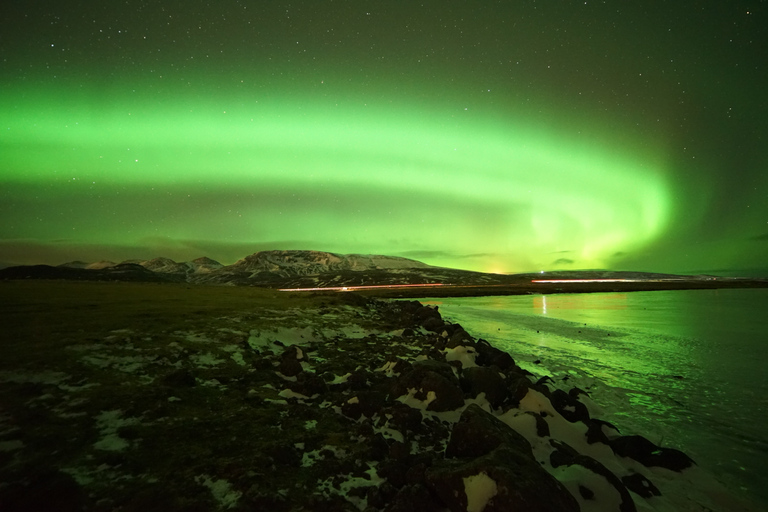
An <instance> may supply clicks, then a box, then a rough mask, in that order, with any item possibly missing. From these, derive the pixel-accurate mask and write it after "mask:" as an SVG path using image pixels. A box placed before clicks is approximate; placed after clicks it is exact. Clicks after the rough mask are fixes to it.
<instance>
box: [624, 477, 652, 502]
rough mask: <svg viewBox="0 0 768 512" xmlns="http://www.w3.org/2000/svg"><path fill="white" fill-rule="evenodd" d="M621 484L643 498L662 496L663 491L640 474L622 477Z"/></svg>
mask: <svg viewBox="0 0 768 512" xmlns="http://www.w3.org/2000/svg"><path fill="white" fill-rule="evenodd" d="M621 483H623V484H624V486H625V487H626V488H627V489H629V490H630V491H632V492H634V493H635V494H637V495H639V496H642V497H643V498H652V497H653V496H661V491H660V490H659V489H658V487H656V486H655V485H653V482H651V481H650V480H648V479H647V478H645V477H644V476H643V475H641V474H640V473H634V474H632V475H627V476H623V477H621Z"/></svg>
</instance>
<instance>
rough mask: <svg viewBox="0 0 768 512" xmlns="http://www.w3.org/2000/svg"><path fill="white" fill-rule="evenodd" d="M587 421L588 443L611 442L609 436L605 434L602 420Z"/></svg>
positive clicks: (608, 443)
mask: <svg viewBox="0 0 768 512" xmlns="http://www.w3.org/2000/svg"><path fill="white" fill-rule="evenodd" d="M585 423H586V424H587V434H586V437H587V443H589V444H594V443H604V444H607V445H610V444H611V441H610V439H608V436H607V435H605V432H603V426H602V423H601V422H600V421H596V420H589V421H587V422H585Z"/></svg>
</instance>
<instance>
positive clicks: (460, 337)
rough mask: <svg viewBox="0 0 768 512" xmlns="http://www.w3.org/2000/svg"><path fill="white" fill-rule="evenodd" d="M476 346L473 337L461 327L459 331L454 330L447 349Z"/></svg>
mask: <svg viewBox="0 0 768 512" xmlns="http://www.w3.org/2000/svg"><path fill="white" fill-rule="evenodd" d="M474 344H475V342H474V340H473V339H472V336H470V335H469V333H468V332H467V331H465V330H464V329H463V328H461V327H459V328H458V329H456V330H454V332H453V334H452V335H451V338H450V339H449V340H448V344H447V345H446V348H454V347H458V346H459V345H467V346H474Z"/></svg>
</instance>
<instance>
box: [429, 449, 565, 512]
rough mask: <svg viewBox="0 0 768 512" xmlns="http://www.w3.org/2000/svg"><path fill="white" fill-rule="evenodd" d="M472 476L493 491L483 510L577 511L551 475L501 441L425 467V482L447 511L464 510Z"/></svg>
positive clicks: (459, 511)
mask: <svg viewBox="0 0 768 512" xmlns="http://www.w3.org/2000/svg"><path fill="white" fill-rule="evenodd" d="M475 478H483V479H485V480H486V482H490V481H492V482H493V485H494V486H495V494H494V495H493V496H492V497H491V498H490V500H488V501H487V503H486V504H485V508H483V509H482V510H483V511H484V512H502V511H504V512H506V511H510V510H525V511H528V512H577V511H578V510H579V505H578V503H577V502H576V500H575V499H574V497H573V496H571V494H570V493H569V492H568V491H567V490H566V489H565V487H563V485H562V484H560V482H558V481H557V480H556V479H555V478H554V477H552V476H551V475H550V474H549V473H547V472H546V471H545V470H544V469H543V468H542V467H541V466H540V465H539V463H538V462H536V461H535V460H534V459H533V457H532V456H531V455H530V447H529V448H528V449H527V452H521V451H518V450H516V449H514V448H510V447H509V446H508V445H507V444H502V445H500V446H499V447H498V448H496V449H495V450H493V451H492V452H490V453H488V454H487V455H484V456H482V457H479V458H476V459H470V460H466V459H453V460H450V459H447V460H444V461H440V462H436V463H435V465H433V466H432V467H431V468H429V469H428V470H427V471H426V480H427V486H428V487H429V489H430V490H431V491H432V492H433V493H434V494H436V495H437V496H438V497H439V498H440V500H441V501H442V502H443V503H444V504H445V506H446V507H448V509H450V510H451V512H464V511H466V510H467V508H468V505H469V502H468V498H467V494H466V488H467V485H468V483H470V482H472V480H473V479H475Z"/></svg>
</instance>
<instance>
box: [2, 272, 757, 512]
mask: <svg viewBox="0 0 768 512" xmlns="http://www.w3.org/2000/svg"><path fill="white" fill-rule="evenodd" d="M0 300H2V306H3V308H2V311H3V313H2V314H3V315H4V317H5V318H3V323H4V327H3V329H4V330H6V331H7V333H6V334H8V336H4V338H6V340H7V341H6V342H4V344H3V346H2V349H1V350H2V352H1V353H0V356H1V357H0V360H3V361H5V362H4V363H3V364H2V366H0V384H2V386H1V387H0V390H2V391H1V394H2V398H3V403H4V404H8V406H7V410H6V411H5V415H4V416H2V417H0V475H1V476H2V478H0V481H2V482H5V483H6V484H5V485H2V486H0V505H4V506H5V508H4V509H9V510H25V509H26V510H31V509H33V508H34V507H35V506H37V505H45V503H43V502H41V501H40V500H42V499H45V496H50V495H51V494H50V493H51V492H54V493H57V499H58V502H57V505H59V508H60V509H62V510H63V509H66V507H67V506H69V509H70V510H109V509H112V508H115V507H116V506H121V507H123V509H124V510H139V509H145V508H146V507H147V506H148V505H150V504H151V505H154V506H156V507H157V506H163V507H165V508H167V509H180V508H189V507H193V508H195V510H249V509H253V508H257V509H258V508H259V507H262V508H266V509H270V510H275V511H280V510H365V511H367V512H373V511H379V510H382V511H384V510H386V511H390V512H397V511H407V510H419V511H429V510H441V509H445V508H448V509H450V510H465V509H467V507H468V506H472V507H474V510H483V509H484V510H487V511H489V512H490V511H493V510H508V509H510V507H523V506H527V507H529V509H531V510H579V507H581V509H582V510H595V511H599V510H616V509H617V508H616V506H619V507H620V509H621V510H630V511H631V510H675V509H677V508H682V507H683V506H692V505H694V504H695V503H699V505H700V508H699V509H700V510H706V508H704V507H709V508H710V509H712V510H723V511H725V510H729V511H730V510H737V509H736V508H734V504H733V503H732V502H730V501H728V500H729V497H728V495H727V493H726V492H725V490H724V489H722V488H721V487H718V484H717V483H716V482H715V481H714V479H712V478H711V476H709V475H707V473H706V471H704V470H703V469H702V468H698V467H696V466H695V465H693V466H691V465H690V461H689V459H688V458H687V456H685V454H683V453H682V452H678V451H676V450H673V449H667V448H659V447H657V446H656V445H653V444H652V443H651V444H650V445H648V444H647V443H649V442H646V441H647V440H643V439H641V438H638V437H636V436H626V435H625V436H621V435H620V434H618V432H616V431H615V429H614V428H612V427H611V426H610V425H607V424H604V423H602V422H600V421H599V420H598V419H595V418H592V417H591V415H590V409H591V407H592V404H591V403H590V399H589V397H588V396H587V394H586V393H584V392H583V391H582V390H575V391H574V390H572V389H564V388H562V387H558V385H556V384H557V383H555V382H553V381H551V380H549V381H547V380H546V379H541V380H539V381H538V382H534V381H533V380H532V379H531V374H529V373H528V372H526V371H525V370H522V369H521V368H520V367H519V366H517V365H516V364H515V362H514V359H513V356H510V355H509V354H507V353H506V352H502V351H501V350H498V349H496V348H495V347H493V346H492V345H490V344H489V343H487V342H483V341H482V340H476V339H475V338H473V337H472V335H471V333H467V332H466V331H465V330H464V329H463V328H461V326H459V325H458V324H451V323H446V322H445V321H444V320H443V319H442V317H441V316H440V314H439V311H437V310H436V309H434V308H430V307H427V306H423V305H422V304H420V303H417V302H415V301H410V302H406V301H381V300H374V299H370V298H366V297H363V296H361V295H358V294H316V295H315V296H310V295H308V294H280V293H278V292H276V291H274V290H262V289H248V288H229V287H228V288H224V287H195V286H192V287H187V286H184V285H178V286H175V285H171V286H168V285H163V286H158V285H155V284H134V283H130V284H129V283H112V284H109V283H98V284H94V283H63V282H56V283H50V282H48V283H43V282H21V283H0ZM593 410H594V409H593ZM616 453H621V454H623V455H625V456H618V455H616ZM653 489H655V490H656V491H658V492H660V493H661V495H660V496H656V495H654V494H655V492H654V491H653ZM515 500H517V501H515ZM617 500H618V501H617ZM62 506H63V508H62ZM694 510H695V508H694ZM742 510H750V508H749V507H748V506H746V505H745V506H744V507H743V508H742Z"/></svg>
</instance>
